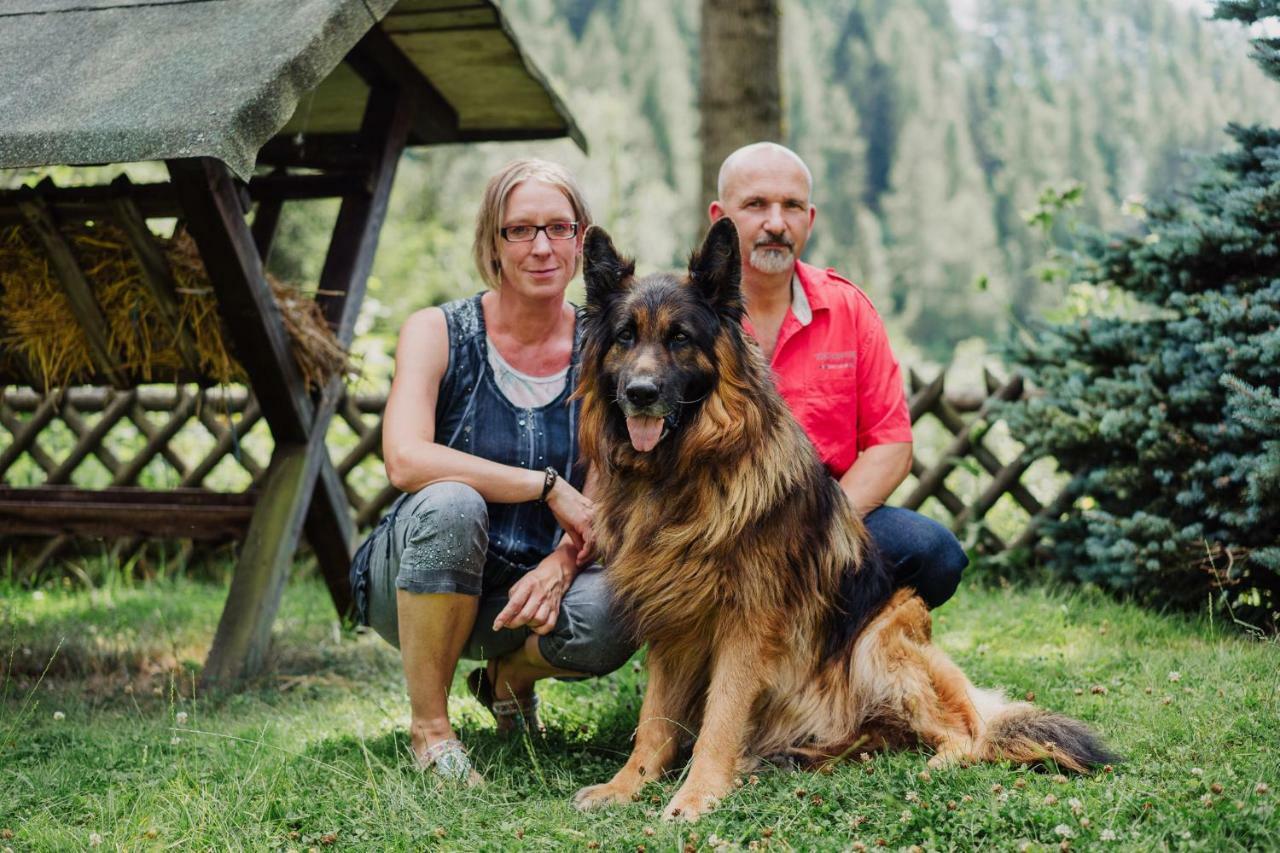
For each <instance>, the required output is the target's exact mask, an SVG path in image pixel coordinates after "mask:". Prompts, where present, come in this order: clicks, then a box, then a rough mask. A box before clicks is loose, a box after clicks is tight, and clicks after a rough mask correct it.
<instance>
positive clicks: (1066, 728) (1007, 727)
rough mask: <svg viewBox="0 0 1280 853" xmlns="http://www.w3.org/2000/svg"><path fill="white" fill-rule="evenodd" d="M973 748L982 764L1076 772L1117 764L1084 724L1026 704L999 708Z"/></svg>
mask: <svg viewBox="0 0 1280 853" xmlns="http://www.w3.org/2000/svg"><path fill="white" fill-rule="evenodd" d="M976 746H977V750H976V751H977V753H978V755H977V757H978V758H979V760H982V761H1002V760H1003V761H1014V762H1017V763H1019V764H1039V763H1053V764H1056V765H1058V767H1060V768H1062V769H1064V770H1071V771H1074V772H1076V773H1088V772H1089V771H1090V770H1092V769H1093V768H1095V767H1100V766H1102V765H1104V764H1116V763H1118V762H1119V761H1120V757H1119V756H1118V755H1116V754H1115V753H1113V752H1112V751H1111V750H1110V749H1109V748H1108V747H1107V745H1106V744H1104V743H1103V742H1102V738H1101V737H1099V736H1098V734H1097V733H1096V732H1094V731H1093V730H1092V729H1090V728H1089V727H1088V726H1086V725H1085V724H1084V723H1082V722H1080V721H1079V720H1074V719H1072V718H1071V717H1068V716H1065V715H1064V714H1057V713H1054V712H1053V711H1046V710H1045V709H1043V708H1037V707H1036V706H1034V705H1030V704H1028V703H1026V702H1012V703H1009V704H1007V705H1005V706H1004V707H1003V708H1001V709H1000V711H999V712H998V713H997V714H996V715H995V716H994V717H993V718H991V719H990V720H989V721H988V722H987V725H986V727H985V729H984V731H983V733H982V735H981V736H980V737H979V738H978V742H977V744H976Z"/></svg>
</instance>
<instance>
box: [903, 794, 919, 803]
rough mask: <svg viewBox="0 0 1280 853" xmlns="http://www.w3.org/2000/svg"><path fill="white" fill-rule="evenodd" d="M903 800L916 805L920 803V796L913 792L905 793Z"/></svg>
mask: <svg viewBox="0 0 1280 853" xmlns="http://www.w3.org/2000/svg"><path fill="white" fill-rule="evenodd" d="M905 799H906V801H907V802H908V803H916V802H919V801H920V795H919V794H917V793H916V792H915V791H907V793H906V795H905Z"/></svg>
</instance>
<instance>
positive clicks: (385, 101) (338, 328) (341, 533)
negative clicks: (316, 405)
mask: <svg viewBox="0 0 1280 853" xmlns="http://www.w3.org/2000/svg"><path fill="white" fill-rule="evenodd" d="M374 29H375V30H378V31H379V32H381V30H379V28H378V27H374ZM383 36H384V37H385V34H383ZM409 91H412V90H407V89H405V88H403V87H397V88H384V87H381V86H375V87H374V88H373V90H372V91H371V92H370V93H369V100H368V103H367V104H366V106H365V113H364V118H363V120H362V121H361V127H360V134H361V136H362V137H363V138H364V139H365V140H366V141H367V143H368V145H369V146H370V147H371V148H372V149H373V150H375V151H376V152H377V153H376V155H375V157H374V160H373V163H372V167H371V171H370V174H369V177H370V186H371V187H372V192H371V193H368V194H358V195H351V196H347V197H346V198H344V199H343V200H342V207H341V208H340V209H339V210H338V218H337V220H336V221H335V222H334V226H333V236H332V237H331V239H330V241H329V251H328V254H326V255H325V261H324V267H323V269H322V270H321V272H320V285H319V292H318V294H317V296H316V302H317V303H318V304H319V305H320V310H321V311H323V312H324V316H325V319H326V320H327V321H328V322H329V325H330V327H331V328H332V329H333V332H334V335H335V336H336V337H337V339H338V343H339V344H340V345H341V346H342V347H344V348H347V347H349V346H350V345H351V339H352V337H353V335H354V333H355V324H356V318H357V317H358V316H359V313H360V304H361V302H362V301H363V300H364V294H365V287H366V284H367V282H368V279H369V272H370V270H372V268H373V259H374V255H375V254H376V253H377V249H378V235H379V233H380V232H381V230H382V223H383V221H384V220H385V219H386V214H387V203H388V201H389V199H390V197H391V185H392V182H393V181H394V180H395V173H396V166H397V164H398V163H399V162H400V155H401V154H402V153H403V152H404V148H405V145H406V143H407V140H408V137H409V128H410V125H411V123H412V122H413V118H414V115H415V104H414V102H413V101H412V99H411V98H410V96H409V95H408V92H409ZM342 382H343V378H342V377H341V376H336V377H334V378H333V379H331V380H330V382H329V387H328V388H326V389H325V395H324V396H325V398H326V399H328V400H330V401H331V405H330V406H329V407H328V408H327V409H326V410H322V411H323V413H324V416H323V419H321V418H320V417H317V421H316V424H315V427H314V428H315V429H317V430H320V431H322V432H324V431H327V430H328V426H329V418H330V417H331V416H332V414H333V411H334V409H335V408H336V407H337V404H338V402H339V401H340V400H341V398H342V397H343V396H344V395H343V390H342ZM326 452H327V451H326ZM306 532H307V541H308V542H310V543H311V548H312V550H313V551H314V552H315V555H316V560H317V562H318V563H319V565H320V570H321V573H322V574H323V575H324V578H325V583H326V584H327V585H328V587H329V593H330V595H331V596H332V597H333V602H334V606H335V607H337V609H338V613H339V615H341V616H343V617H346V616H347V615H348V612H349V611H350V608H351V590H350V586H349V582H348V580H347V573H348V570H349V568H350V565H351V554H352V550H353V545H352V539H353V538H354V536H355V528H354V526H353V525H352V521H351V506H350V503H349V502H348V500H347V495H346V490H345V489H344V487H343V483H342V478H341V477H339V476H338V474H337V472H336V471H334V470H333V466H332V465H326V466H325V467H324V468H323V469H321V471H320V475H319V478H318V483H317V486H316V489H315V499H314V500H313V502H312V505H311V508H310V512H309V513H308V515H307V522H306Z"/></svg>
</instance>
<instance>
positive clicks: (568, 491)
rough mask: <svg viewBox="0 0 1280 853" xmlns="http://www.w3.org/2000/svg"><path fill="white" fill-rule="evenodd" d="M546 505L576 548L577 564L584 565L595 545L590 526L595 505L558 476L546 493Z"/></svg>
mask: <svg viewBox="0 0 1280 853" xmlns="http://www.w3.org/2000/svg"><path fill="white" fill-rule="evenodd" d="M547 507H548V508H549V509H550V510H551V514H552V515H554V516H555V517H556V521H557V522H559V524H560V528H561V529H562V530H564V532H565V535H567V536H568V537H569V539H570V540H572V541H573V545H574V547H576V548H577V549H578V555H577V564H578V565H579V566H581V565H584V564H585V563H586V562H587V561H588V560H589V559H591V552H592V551H593V550H594V549H595V547H596V532H595V529H594V528H593V526H592V525H593V524H594V523H595V516H596V505H595V504H594V503H592V502H591V499H590V498H588V497H586V496H585V495H583V494H582V493H581V492H579V491H578V490H577V489H575V488H574V487H573V485H572V484H571V483H570V482H569V481H568V480H566V479H565V478H564V477H560V478H558V479H557V480H556V483H555V485H554V486H552V487H551V493H550V494H549V495H547Z"/></svg>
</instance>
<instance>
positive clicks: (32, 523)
mask: <svg viewBox="0 0 1280 853" xmlns="http://www.w3.org/2000/svg"><path fill="white" fill-rule="evenodd" d="M255 501H256V495H253V494H252V493H239V494H225V493H218V492H208V491H205V490H203V489H198V490H197V489H179V490H171V491H167V492H157V491H152V490H149V489H131V488H115V489H79V488H75V487H71V486H41V487H38V488H30V489H18V488H12V487H8V486H0V533H3V534H5V535H18V536H49V535H62V536H72V535H74V536H103V537H117V536H122V535H136V536H151V537H165V538H174V539H180V538H183V539H185V538H193V539H226V538H231V537H235V536H237V535H240V534H241V533H243V532H244V530H245V529H246V528H247V527H248V525H249V520H250V517H251V516H252V514H253V506H254V502H255ZM46 560H47V558H46Z"/></svg>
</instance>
